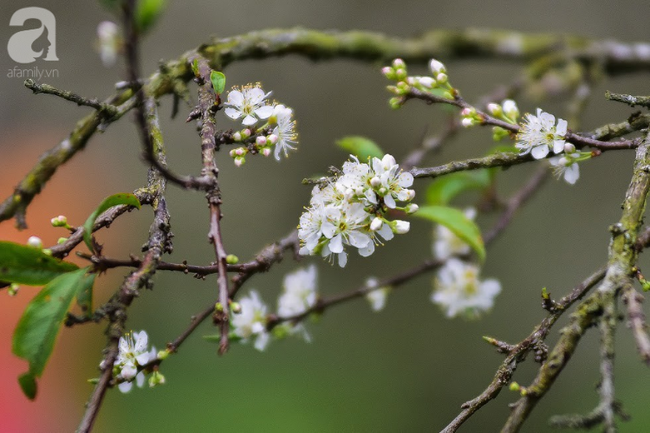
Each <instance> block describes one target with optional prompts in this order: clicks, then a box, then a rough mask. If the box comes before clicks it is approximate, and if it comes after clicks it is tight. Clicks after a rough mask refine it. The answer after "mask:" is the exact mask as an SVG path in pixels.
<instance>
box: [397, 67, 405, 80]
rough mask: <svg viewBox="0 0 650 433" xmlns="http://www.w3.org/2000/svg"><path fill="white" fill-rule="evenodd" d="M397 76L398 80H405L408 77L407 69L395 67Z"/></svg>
mask: <svg viewBox="0 0 650 433" xmlns="http://www.w3.org/2000/svg"><path fill="white" fill-rule="evenodd" d="M395 78H397V79H398V80H403V79H404V78H406V69H403V68H400V69H395Z"/></svg>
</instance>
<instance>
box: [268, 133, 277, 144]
mask: <svg viewBox="0 0 650 433" xmlns="http://www.w3.org/2000/svg"><path fill="white" fill-rule="evenodd" d="M266 140H267V142H268V143H270V144H275V143H277V142H278V136H277V135H275V134H271V135H269V136H268V137H266Z"/></svg>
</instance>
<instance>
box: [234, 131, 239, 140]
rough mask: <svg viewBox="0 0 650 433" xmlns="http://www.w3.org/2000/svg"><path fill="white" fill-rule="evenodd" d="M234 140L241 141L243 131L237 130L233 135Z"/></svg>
mask: <svg viewBox="0 0 650 433" xmlns="http://www.w3.org/2000/svg"><path fill="white" fill-rule="evenodd" d="M232 139H233V140H234V141H241V132H239V131H237V132H235V133H234V134H233V135H232Z"/></svg>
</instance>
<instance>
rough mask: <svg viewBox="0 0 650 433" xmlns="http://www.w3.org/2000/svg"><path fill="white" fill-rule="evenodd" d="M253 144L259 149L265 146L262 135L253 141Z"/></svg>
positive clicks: (264, 139)
mask: <svg viewBox="0 0 650 433" xmlns="http://www.w3.org/2000/svg"><path fill="white" fill-rule="evenodd" d="M255 144H257V145H258V146H260V147H264V146H266V137H264V136H263V135H260V136H259V137H257V138H256V139H255Z"/></svg>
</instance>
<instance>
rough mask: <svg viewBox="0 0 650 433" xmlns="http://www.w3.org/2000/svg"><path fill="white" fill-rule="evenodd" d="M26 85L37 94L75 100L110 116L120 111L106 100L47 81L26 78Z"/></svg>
mask: <svg viewBox="0 0 650 433" xmlns="http://www.w3.org/2000/svg"><path fill="white" fill-rule="evenodd" d="M24 85H25V87H27V88H28V89H30V90H31V91H32V92H34V94H36V95H37V94H39V93H45V94H48V95H55V96H58V97H60V98H63V99H65V100H68V101H71V102H74V103H75V104H77V105H80V106H81V105H84V106H86V107H91V108H94V109H95V110H97V111H99V112H104V113H105V114H106V115H107V116H108V117H112V116H115V115H116V114H117V112H118V109H117V107H115V106H114V105H110V104H107V103H105V102H99V101H98V100H97V98H94V99H88V98H84V97H83V96H80V95H77V94H76V93H74V92H71V91H69V90H61V89H57V88H56V87H54V86H51V85H49V84H45V83H43V84H38V83H36V82H35V81H34V80H32V79H31V78H28V79H27V80H25V83H24Z"/></svg>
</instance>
